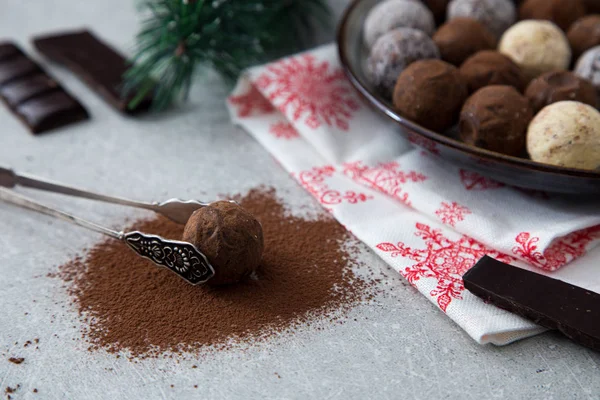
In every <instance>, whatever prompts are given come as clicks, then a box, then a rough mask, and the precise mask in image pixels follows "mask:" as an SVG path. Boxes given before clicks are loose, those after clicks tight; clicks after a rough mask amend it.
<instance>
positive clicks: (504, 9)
mask: <svg viewBox="0 0 600 400" xmlns="http://www.w3.org/2000/svg"><path fill="white" fill-rule="evenodd" d="M458 17H468V18H474V19H476V20H478V21H479V22H481V23H482V24H483V25H484V26H485V27H487V28H489V30H490V31H492V33H493V34H494V35H496V37H500V36H501V35H502V34H503V33H504V31H505V30H507V29H508V27H510V26H511V25H512V24H514V23H515V21H516V20H517V11H516V8H515V5H514V4H513V2H512V1H511V0H452V1H451V2H450V4H448V19H449V20H451V19H454V18H458Z"/></svg>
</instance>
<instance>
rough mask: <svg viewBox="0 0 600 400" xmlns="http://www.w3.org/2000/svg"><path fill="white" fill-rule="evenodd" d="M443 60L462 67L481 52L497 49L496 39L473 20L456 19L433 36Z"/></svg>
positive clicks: (447, 23)
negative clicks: (471, 57) (467, 60)
mask: <svg viewBox="0 0 600 400" xmlns="http://www.w3.org/2000/svg"><path fill="white" fill-rule="evenodd" d="M433 41H434V42H435V44H436V45H437V47H438V49H439V50H440V55H441V57H442V60H444V61H447V62H449V63H450V64H453V65H456V66H460V65H461V64H462V63H463V61H465V60H466V59H467V58H469V57H470V56H471V55H473V54H475V53H477V52H478V51H481V50H491V49H495V48H496V37H495V36H494V34H492V33H491V32H490V31H489V30H488V29H487V28H486V27H485V26H483V25H482V24H481V23H480V22H479V21H477V20H475V19H473V18H464V17H460V18H454V19H452V20H450V21H448V22H446V23H445V24H444V25H442V26H441V27H440V28H439V29H438V31H437V32H436V33H435V35H433Z"/></svg>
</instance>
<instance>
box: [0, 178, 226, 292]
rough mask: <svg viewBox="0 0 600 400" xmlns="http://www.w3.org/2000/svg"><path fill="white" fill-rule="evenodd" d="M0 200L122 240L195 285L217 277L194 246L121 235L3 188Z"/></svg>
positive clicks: (0, 190) (145, 235)
mask: <svg viewBox="0 0 600 400" xmlns="http://www.w3.org/2000/svg"><path fill="white" fill-rule="evenodd" d="M0 200H4V201H6V202H8V203H11V204H14V205H17V206H20V207H23V208H26V209H29V210H32V211H36V212H39V213H41V214H45V215H49V216H52V217H55V218H58V219H62V220H64V221H68V222H71V223H73V224H75V225H79V226H81V227H84V228H87V229H91V230H93V231H95V232H99V233H102V234H104V235H107V236H110V237H112V238H115V239H119V240H122V241H124V242H125V243H127V245H128V246H129V247H130V248H131V249H132V250H133V251H135V252H136V253H138V254H139V255H140V256H142V257H144V258H147V259H149V260H150V261H152V262H153V263H155V264H156V265H158V266H161V267H165V268H168V269H169V270H171V271H173V272H175V273H176V274H177V275H179V276H180V277H182V278H183V279H185V280H186V281H187V282H188V283H190V284H192V285H197V284H200V283H204V282H206V281H207V280H209V279H210V278H212V277H213V276H214V274H215V271H214V269H213V267H212V266H211V265H210V263H209V262H208V260H207V258H206V256H205V255H204V254H202V253H201V252H200V251H199V250H198V249H197V248H196V246H194V245H193V244H191V243H187V242H180V241H176V240H166V239H163V238H161V237H160V236H156V235H147V234H144V233H142V232H137V231H134V232H127V233H124V232H118V231H115V230H112V229H109V228H106V227H103V226H101V225H98V224H95V223H93V222H90V221H86V220H84V219H82V218H79V217H76V216H74V215H71V214H68V213H66V212H64V211H60V210H57V209H54V208H50V207H47V206H45V205H43V204H40V203H38V202H36V201H34V200H31V199H29V198H27V197H25V196H22V195H20V194H17V193H15V192H13V191H11V190H8V189H4V188H0Z"/></svg>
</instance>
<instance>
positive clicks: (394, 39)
mask: <svg viewBox="0 0 600 400" xmlns="http://www.w3.org/2000/svg"><path fill="white" fill-rule="evenodd" d="M427 58H440V52H439V50H438V48H437V46H436V45H435V43H434V42H433V40H432V39H431V38H430V37H429V36H427V35H426V34H425V33H424V32H423V31H420V30H418V29H413V28H397V29H394V30H392V31H390V32H388V33H386V34H385V35H383V36H382V37H380V38H379V39H377V41H376V42H375V45H374V46H373V48H372V49H371V54H370V55H369V59H368V60H367V64H366V71H365V72H366V75H367V78H368V79H369V82H370V83H371V84H372V85H373V86H374V87H375V89H376V90H377V91H378V92H379V93H381V95H383V96H384V97H385V98H387V99H388V100H390V99H391V98H392V93H394V86H396V80H398V76H400V73H401V72H402V71H404V68H406V67H408V66H409V65H410V64H411V63H413V62H415V61H417V60H423V59H427Z"/></svg>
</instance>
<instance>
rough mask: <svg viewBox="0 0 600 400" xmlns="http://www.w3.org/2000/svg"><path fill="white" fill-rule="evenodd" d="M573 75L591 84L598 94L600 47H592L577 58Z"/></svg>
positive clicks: (599, 84)
mask: <svg viewBox="0 0 600 400" xmlns="http://www.w3.org/2000/svg"><path fill="white" fill-rule="evenodd" d="M575 75H577V76H579V77H581V78H583V79H587V80H588V81H590V82H592V84H593V85H594V87H595V88H596V91H597V92H599V93H600V46H596V47H592V48H591V49H589V50H588V51H586V52H585V53H583V54H582V55H581V57H579V60H577V64H575Z"/></svg>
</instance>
